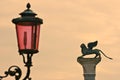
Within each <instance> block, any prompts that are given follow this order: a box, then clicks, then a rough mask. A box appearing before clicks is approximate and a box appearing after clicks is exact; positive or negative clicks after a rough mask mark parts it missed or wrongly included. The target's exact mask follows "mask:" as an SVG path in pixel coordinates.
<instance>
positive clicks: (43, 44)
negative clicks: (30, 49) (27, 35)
mask: <svg viewBox="0 0 120 80" xmlns="http://www.w3.org/2000/svg"><path fill="white" fill-rule="evenodd" d="M27 2H30V3H31V6H32V7H31V9H32V10H33V11H34V12H36V13H37V14H38V17H40V18H42V19H43V20H44V24H43V25H42V27H41V37H40V52H39V53H38V54H36V55H34V56H33V65H34V66H33V67H32V72H31V77H32V79H33V80H83V75H82V74H83V71H82V67H81V65H80V64H78V63H77V60H76V59H77V57H78V56H80V55H81V53H80V48H79V45H80V44H81V43H86V44H87V43H88V42H90V41H95V40H98V41H99V43H98V46H97V48H100V49H102V50H103V51H104V52H105V53H106V54H107V55H108V56H110V57H112V58H114V60H113V61H111V60H109V59H107V58H105V57H104V56H103V58H102V61H101V63H99V64H98V65H97V70H96V73H97V76H96V80H119V75H120V71H119V68H120V58H119V57H120V55H119V50H120V49H119V48H120V45H119V43H120V1H119V0H19V1H18V0H1V1H0V22H1V23H0V36H1V39H0V51H1V54H0V74H1V75H3V73H4V71H5V70H7V69H8V67H9V66H11V65H13V64H15V65H18V66H20V67H21V69H22V70H23V76H22V78H23V77H24V73H25V71H26V68H25V67H24V64H23V62H22V56H19V54H18V52H17V49H18V48H17V39H16V33H15V25H14V24H12V22H11V20H12V19H13V18H16V17H19V15H18V14H19V13H20V12H22V11H24V10H25V9H26V4H27ZM5 80H13V78H11V77H8V78H6V79H5Z"/></svg>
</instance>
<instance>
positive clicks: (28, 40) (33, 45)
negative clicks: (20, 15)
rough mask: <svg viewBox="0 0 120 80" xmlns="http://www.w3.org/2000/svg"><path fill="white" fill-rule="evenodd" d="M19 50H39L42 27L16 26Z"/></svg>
mask: <svg viewBox="0 0 120 80" xmlns="http://www.w3.org/2000/svg"><path fill="white" fill-rule="evenodd" d="M16 32H17V38H18V47H19V50H38V45H39V34H40V25H32V26H31V24H27V25H21V24H17V25H16Z"/></svg>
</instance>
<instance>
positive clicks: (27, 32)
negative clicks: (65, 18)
mask: <svg viewBox="0 0 120 80" xmlns="http://www.w3.org/2000/svg"><path fill="white" fill-rule="evenodd" d="M26 7H27V9H26V10H24V11H23V12H22V13H20V15H21V17H18V18H14V19H13V20H12V22H13V23H14V24H15V26H16V34H17V41H18V52H19V54H20V55H22V57H23V62H24V64H25V67H27V72H26V76H25V77H24V79H23V80H31V78H30V77H29V76H30V68H31V66H32V56H33V54H36V53H38V52H39V51H38V44H39V35H40V25H41V24H43V20H42V19H41V18H38V17H36V15H37V14H36V13H34V12H33V11H32V10H31V9H30V7H31V5H30V3H28V4H27V6H26ZM5 74H6V75H5V76H0V80H1V79H3V78H5V77H7V76H8V75H10V76H15V80H19V79H20V77H21V75H22V71H21V69H20V68H19V67H18V66H11V67H10V68H9V69H8V71H6V72H5Z"/></svg>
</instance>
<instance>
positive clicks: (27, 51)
mask: <svg viewBox="0 0 120 80" xmlns="http://www.w3.org/2000/svg"><path fill="white" fill-rule="evenodd" d="M38 52H39V51H38V50H35V49H21V50H19V53H20V55H21V54H36V53H38Z"/></svg>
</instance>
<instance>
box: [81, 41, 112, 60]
mask: <svg viewBox="0 0 120 80" xmlns="http://www.w3.org/2000/svg"><path fill="white" fill-rule="evenodd" d="M97 44H98V41H95V42H90V43H88V45H87V47H86V45H85V44H84V43H82V44H81V45H80V47H81V52H82V56H80V57H81V58H82V57H83V56H85V55H90V54H95V57H94V58H97V57H99V58H101V54H100V53H102V54H103V55H104V56H105V57H106V58H108V59H112V58H110V57H108V56H106V55H105V54H104V53H103V52H102V51H101V50H100V49H93V48H94V47H95V46H97Z"/></svg>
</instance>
